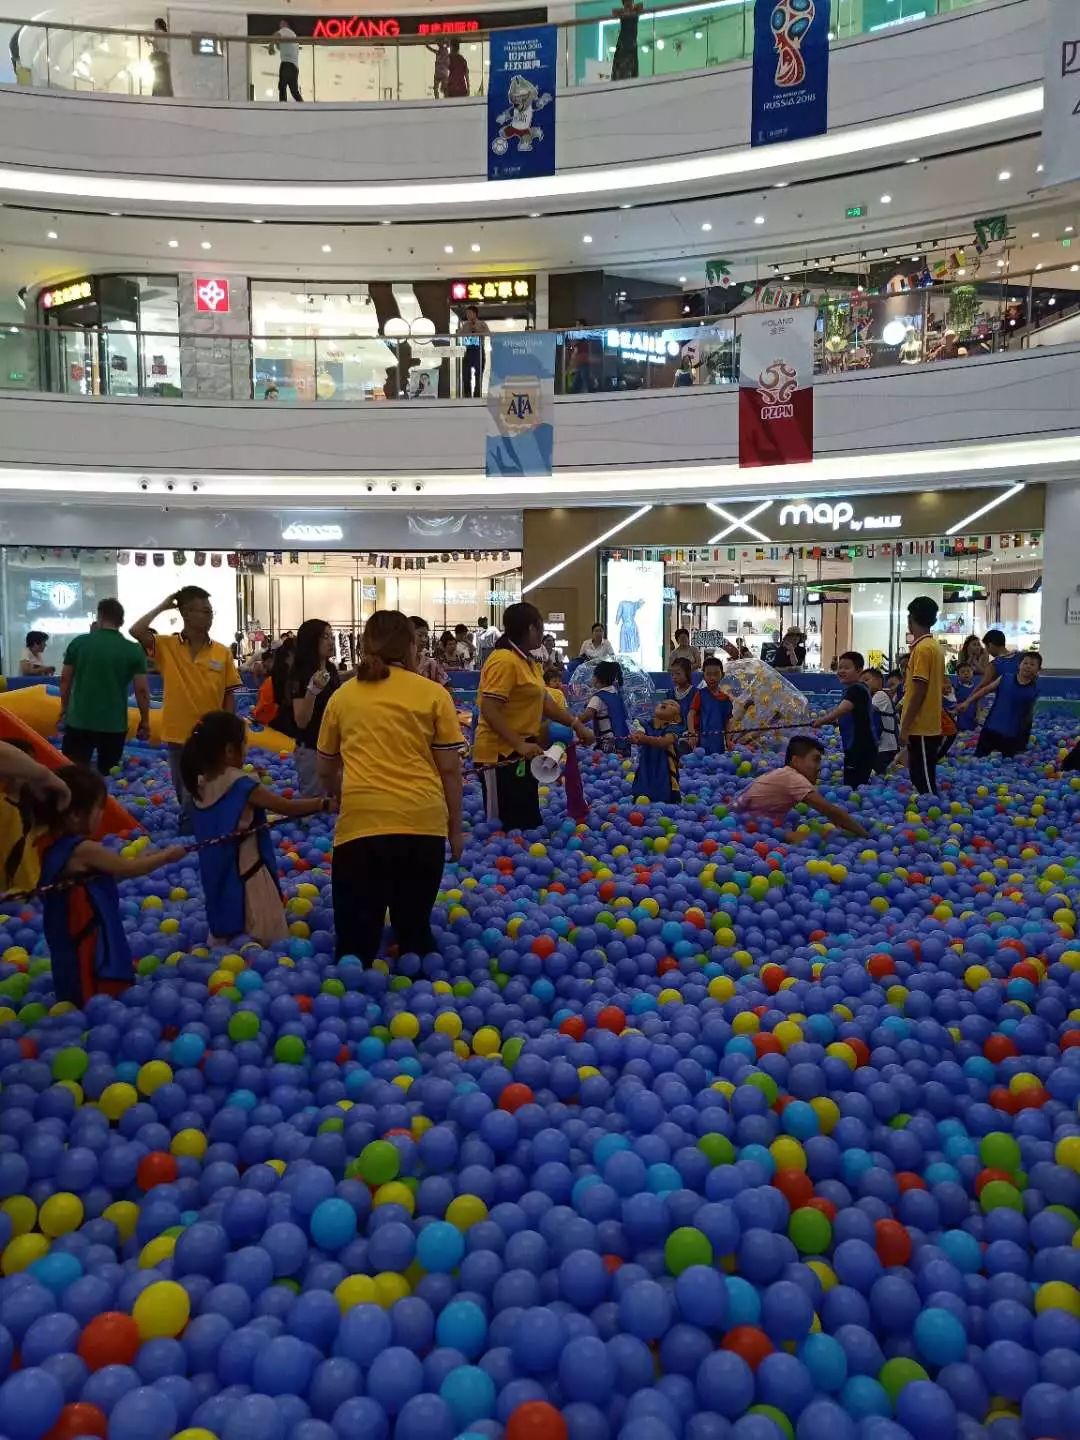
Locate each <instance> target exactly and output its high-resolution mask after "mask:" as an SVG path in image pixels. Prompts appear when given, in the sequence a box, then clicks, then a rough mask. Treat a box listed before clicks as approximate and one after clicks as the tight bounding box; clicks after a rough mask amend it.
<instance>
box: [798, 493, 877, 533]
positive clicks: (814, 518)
mask: <svg viewBox="0 0 1080 1440" xmlns="http://www.w3.org/2000/svg"><path fill="white" fill-rule="evenodd" d="M780 524H781V525H827V526H828V527H829V528H830V529H832V530H839V529H841V528H842V527H843V526H845V525H846V526H848V528H849V529H851V530H899V529H900V524H901V517H900V516H899V515H864V516H862V518H861V519H859V520H856V519H855V511H854V509H853V508H852V506H851V505H849V504H848V502H847V501H846V500H842V501H841V502H840V503H839V504H838V505H829V504H825V503H822V504H818V505H812V504H810V502H809V501H806V500H799V501H796V502H795V503H794V504H792V505H785V506H784V508H783V509H782V510H781V511H780Z"/></svg>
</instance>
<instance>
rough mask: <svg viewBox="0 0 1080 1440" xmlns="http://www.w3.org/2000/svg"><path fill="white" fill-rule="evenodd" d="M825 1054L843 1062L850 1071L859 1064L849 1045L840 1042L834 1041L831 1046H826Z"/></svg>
mask: <svg viewBox="0 0 1080 1440" xmlns="http://www.w3.org/2000/svg"><path fill="white" fill-rule="evenodd" d="M825 1054H826V1055H832V1056H835V1058H836V1059H837V1060H843V1062H844V1064H845V1065H847V1066H848V1067H849V1069H851V1070H854V1069H855V1067H856V1065H858V1063H859V1057H858V1056H857V1055H856V1054H855V1051H854V1050H852V1048H851V1046H850V1045H845V1044H844V1042H843V1041H842V1040H834V1041H833V1042H832V1044H831V1045H826V1047H825Z"/></svg>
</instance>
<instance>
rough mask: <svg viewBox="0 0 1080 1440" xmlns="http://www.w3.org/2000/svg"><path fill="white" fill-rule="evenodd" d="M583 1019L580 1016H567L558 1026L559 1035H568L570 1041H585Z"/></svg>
mask: <svg viewBox="0 0 1080 1440" xmlns="http://www.w3.org/2000/svg"><path fill="white" fill-rule="evenodd" d="M585 1031H586V1025H585V1019H584V1016H582V1015H568V1016H567V1017H566V1019H565V1020H564V1021H563V1022H562V1024H561V1025H560V1026H559V1034H560V1035H569V1036H570V1038H571V1040H584V1039H585Z"/></svg>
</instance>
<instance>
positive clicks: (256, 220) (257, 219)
mask: <svg viewBox="0 0 1080 1440" xmlns="http://www.w3.org/2000/svg"><path fill="white" fill-rule="evenodd" d="M251 223H252V225H261V224H262V223H263V222H262V216H261V215H253V216H252V217H251Z"/></svg>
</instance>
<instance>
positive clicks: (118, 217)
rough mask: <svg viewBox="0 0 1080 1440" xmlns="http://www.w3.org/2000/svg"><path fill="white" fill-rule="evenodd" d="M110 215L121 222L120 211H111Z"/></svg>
mask: <svg viewBox="0 0 1080 1440" xmlns="http://www.w3.org/2000/svg"><path fill="white" fill-rule="evenodd" d="M109 214H110V215H111V216H112V217H113V219H114V220H119V219H120V211H119V210H110V211H109Z"/></svg>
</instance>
